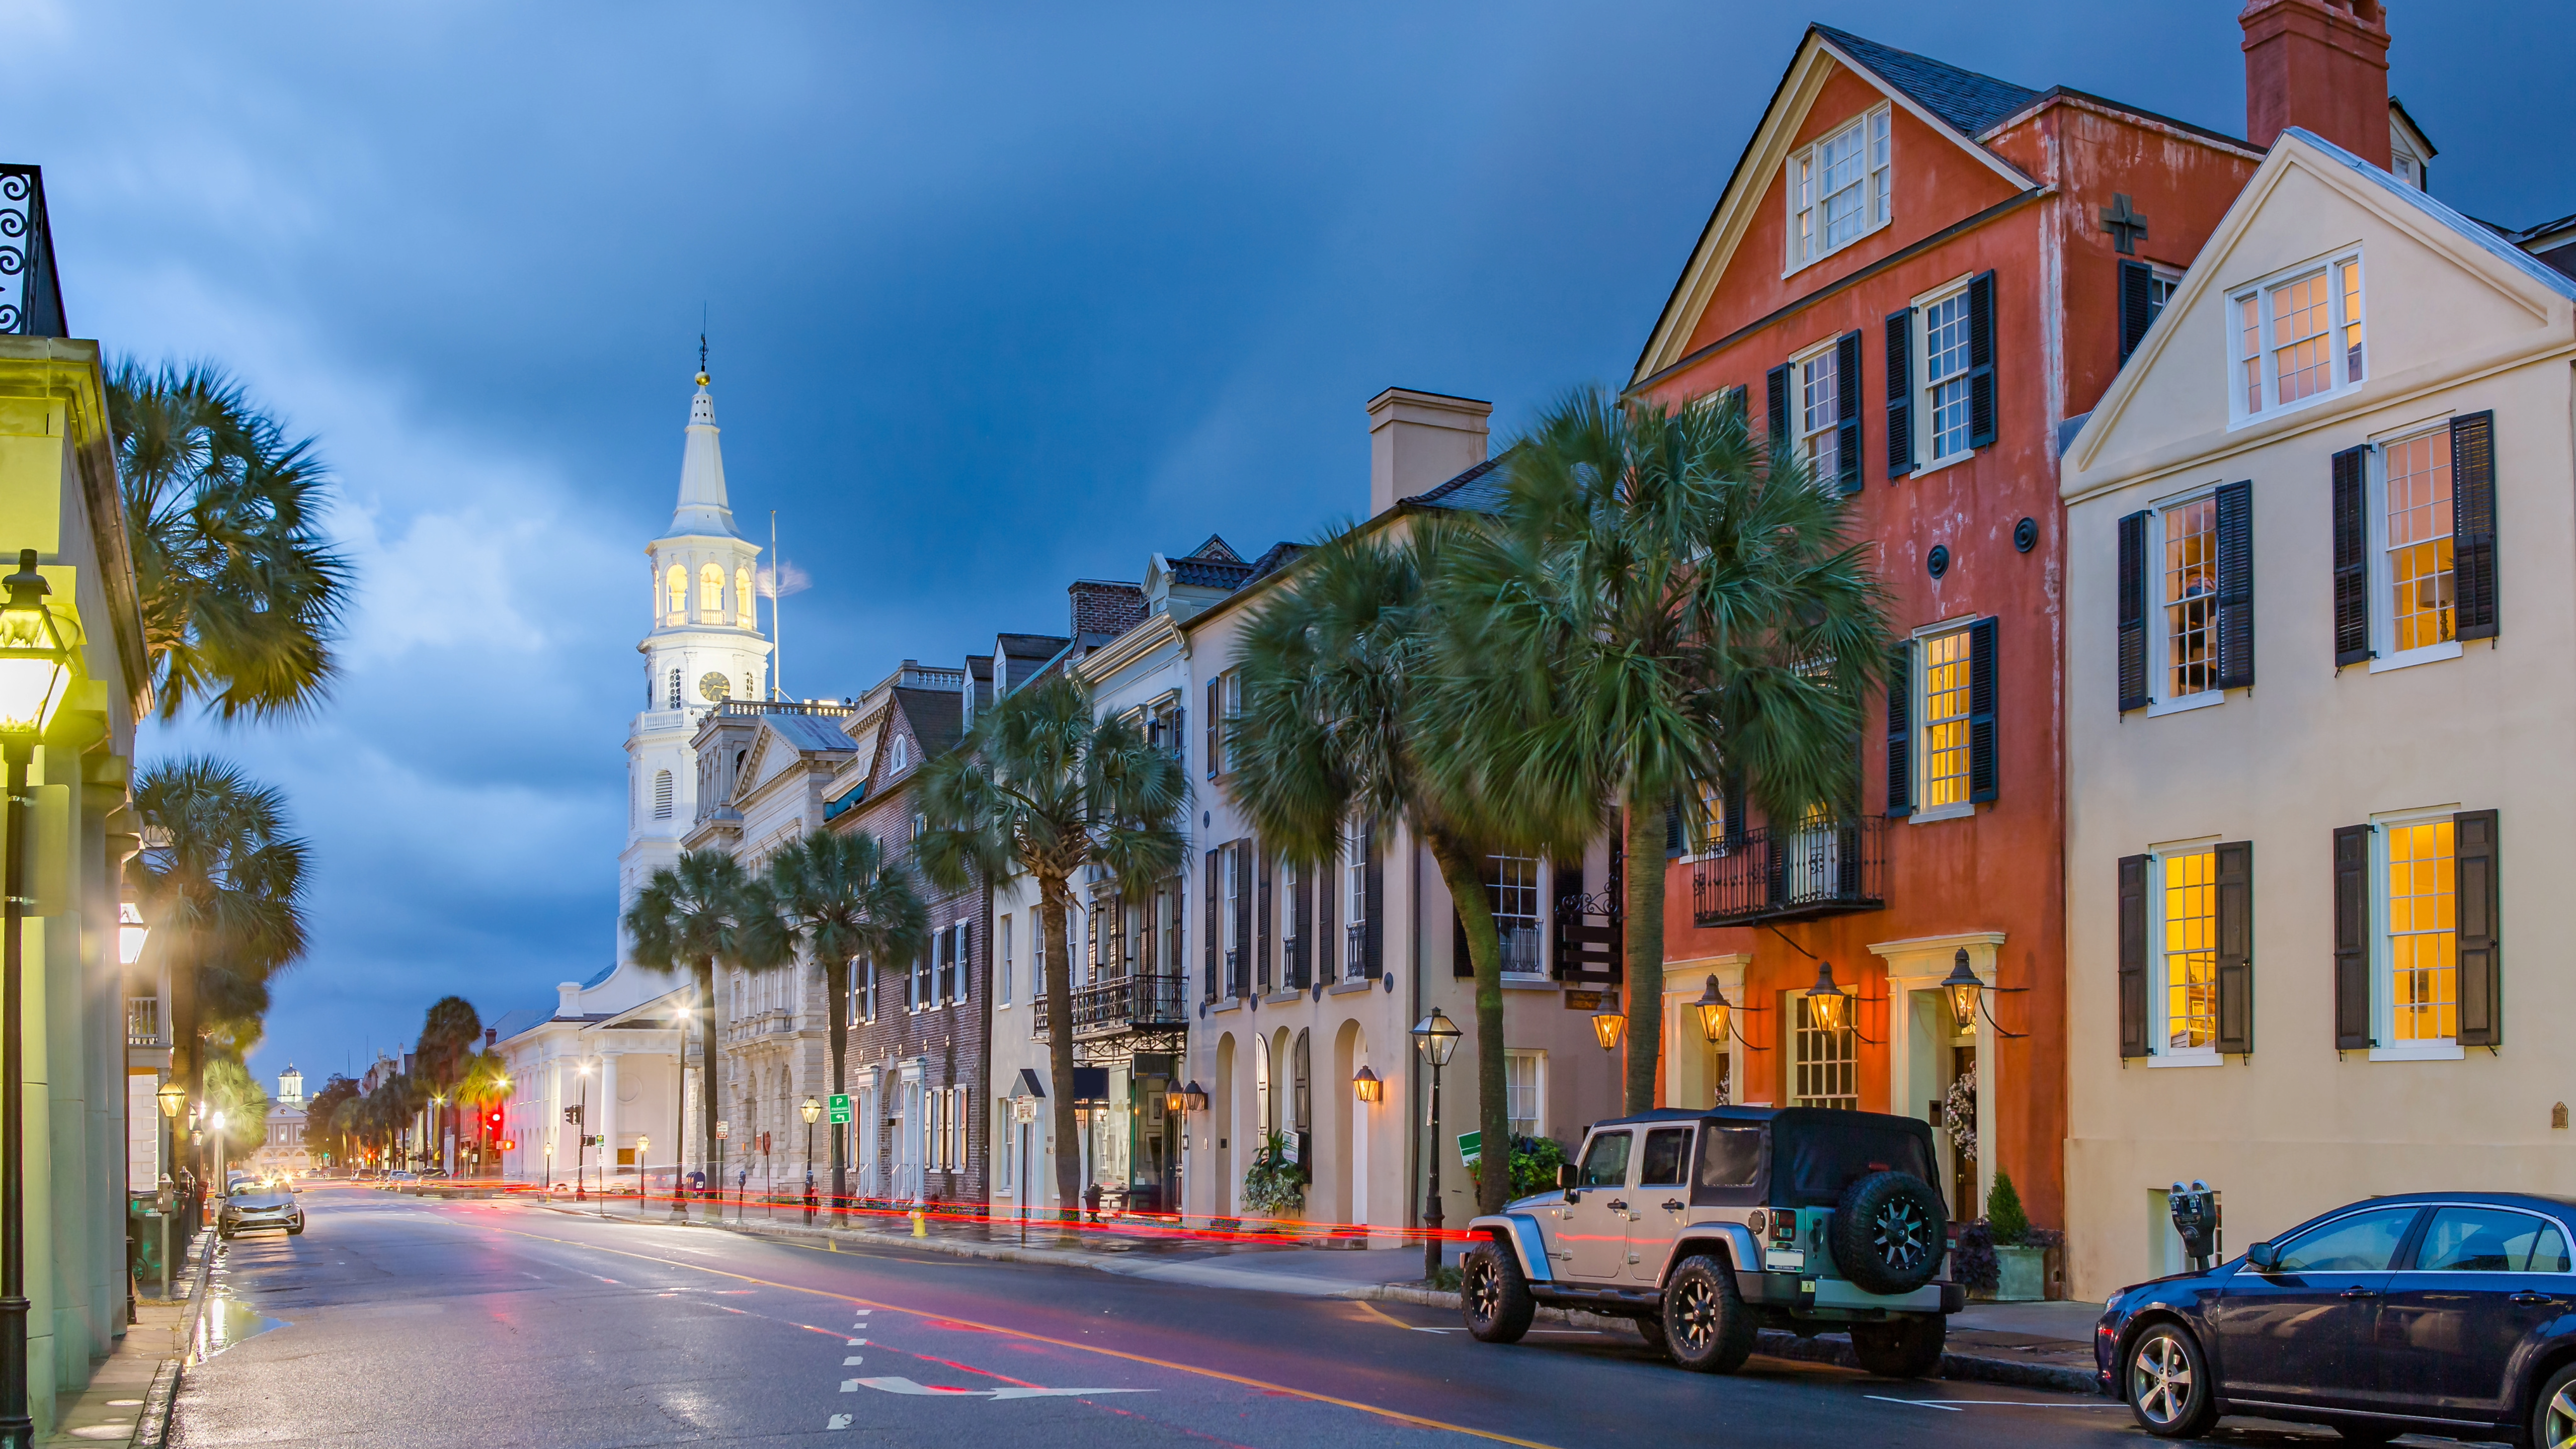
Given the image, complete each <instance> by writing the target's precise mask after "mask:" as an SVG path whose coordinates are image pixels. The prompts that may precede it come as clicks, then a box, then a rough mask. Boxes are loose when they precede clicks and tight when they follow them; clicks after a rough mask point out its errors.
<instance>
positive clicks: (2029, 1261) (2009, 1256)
mask: <svg viewBox="0 0 2576 1449" xmlns="http://www.w3.org/2000/svg"><path fill="white" fill-rule="evenodd" d="M1995 1263H1996V1265H1997V1267H1998V1268H1999V1269H2000V1270H2001V1271H2000V1272H1999V1273H1998V1274H1997V1275H1996V1279H1995V1291H1994V1292H1992V1293H1989V1294H1987V1295H1986V1297H1987V1298H1988V1299H1989V1300H1991V1301H1993V1302H1996V1303H2037V1302H2040V1301H2041V1300H2043V1299H2045V1298H2046V1297H2048V1250H2047V1249H2046V1248H2018V1247H2016V1248H2005V1247H1998V1248H1996V1249H1995Z"/></svg>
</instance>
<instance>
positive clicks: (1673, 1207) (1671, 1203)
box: [1664, 1198, 1682, 1213]
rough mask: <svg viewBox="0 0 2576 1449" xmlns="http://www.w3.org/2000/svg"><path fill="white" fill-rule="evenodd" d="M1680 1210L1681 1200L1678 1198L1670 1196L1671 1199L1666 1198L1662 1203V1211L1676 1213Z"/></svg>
mask: <svg viewBox="0 0 2576 1449" xmlns="http://www.w3.org/2000/svg"><path fill="white" fill-rule="evenodd" d="M1681 1210H1682V1200H1681V1199H1680V1198H1672V1199H1670V1200H1668V1201H1667V1202H1665V1204H1664V1211H1666V1212H1668V1213H1677V1212H1680V1211H1681Z"/></svg>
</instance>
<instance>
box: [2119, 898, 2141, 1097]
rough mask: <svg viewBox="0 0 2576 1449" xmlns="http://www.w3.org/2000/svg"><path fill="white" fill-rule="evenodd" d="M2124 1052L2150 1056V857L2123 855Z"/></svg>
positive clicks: (2121, 960) (2122, 1035) (2121, 1009)
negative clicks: (2148, 996) (2148, 860)
mask: <svg viewBox="0 0 2576 1449" xmlns="http://www.w3.org/2000/svg"><path fill="white" fill-rule="evenodd" d="M2120 1055H2122V1056H2124V1057H2142V1056H2145V1055H2147V858H2146V857H2145V856H2143V855H2124V856H2121V857H2120Z"/></svg>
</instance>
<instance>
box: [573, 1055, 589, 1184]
mask: <svg viewBox="0 0 2576 1449" xmlns="http://www.w3.org/2000/svg"><path fill="white" fill-rule="evenodd" d="M573 1070H574V1071H575V1072H577V1073H579V1074H580V1076H581V1116H579V1117H578V1118H576V1119H574V1121H573V1124H572V1125H573V1126H575V1127H577V1128H579V1129H580V1130H579V1131H577V1132H575V1133H574V1134H573V1138H572V1200H573V1201H574V1202H587V1201H589V1199H590V1177H589V1170H590V1063H588V1062H579V1063H576V1064H574V1066H573Z"/></svg>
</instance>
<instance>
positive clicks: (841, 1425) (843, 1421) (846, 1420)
mask: <svg viewBox="0 0 2576 1449" xmlns="http://www.w3.org/2000/svg"><path fill="white" fill-rule="evenodd" d="M823 1427H824V1428H826V1429H846V1428H848V1427H850V1416H849V1415H847V1414H834V1415H833V1416H832V1422H830V1423H828V1424H826V1425H824V1426H823Z"/></svg>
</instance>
